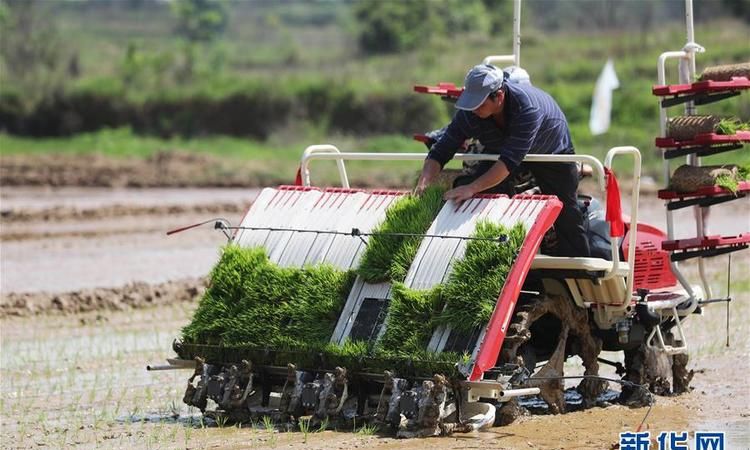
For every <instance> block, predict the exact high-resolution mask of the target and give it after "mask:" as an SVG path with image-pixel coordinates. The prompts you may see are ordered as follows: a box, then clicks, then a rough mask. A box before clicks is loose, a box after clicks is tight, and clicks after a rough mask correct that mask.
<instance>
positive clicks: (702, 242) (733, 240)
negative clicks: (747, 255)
mask: <svg viewBox="0 0 750 450" xmlns="http://www.w3.org/2000/svg"><path fill="white" fill-rule="evenodd" d="M747 243H750V233H740V234H738V235H737V236H719V235H715V236H706V237H704V238H703V239H701V238H691V239H675V240H673V241H664V242H662V243H661V248H663V249H664V250H668V251H676V250H691V249H699V248H716V247H724V246H732V245H741V244H747Z"/></svg>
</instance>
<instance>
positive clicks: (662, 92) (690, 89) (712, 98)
mask: <svg viewBox="0 0 750 450" xmlns="http://www.w3.org/2000/svg"><path fill="white" fill-rule="evenodd" d="M748 88H750V80H748V79H747V78H745V77H738V78H733V79H732V80H731V81H713V80H706V81H698V82H695V83H690V84H674V85H660V86H654V87H653V88H652V89H651V92H652V93H653V94H654V95H655V96H657V97H665V98H664V99H662V101H661V106H662V107H664V108H669V107H670V106H676V105H681V104H684V103H687V102H694V103H695V104H696V105H707V104H709V103H714V102H718V101H721V100H724V99H727V98H730V97H735V96H737V95H740V91H742V90H744V89H748ZM669 96H671V97H669Z"/></svg>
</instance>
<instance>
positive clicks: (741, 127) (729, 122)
mask: <svg viewBox="0 0 750 450" xmlns="http://www.w3.org/2000/svg"><path fill="white" fill-rule="evenodd" d="M738 131H750V124H748V123H744V122H742V121H741V120H740V119H738V118H736V117H726V118H723V119H721V121H720V122H719V124H718V125H717V126H716V132H717V133H719V134H725V135H732V134H737V132H738Z"/></svg>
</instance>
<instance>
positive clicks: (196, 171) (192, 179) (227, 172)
mask: <svg viewBox="0 0 750 450" xmlns="http://www.w3.org/2000/svg"><path fill="white" fill-rule="evenodd" d="M0 162H1V164H0V185H2V186H58V187H59V186H79V187H80V186H86V187H256V186H263V185H269V184H279V183H282V182H284V181H287V180H275V179H272V178H269V177H268V176H261V175H260V174H259V172H258V170H257V168H256V167H254V166H253V165H252V164H250V163H243V162H241V161H229V160H226V159H222V158H217V157H215V156H212V155H207V154H201V153H193V152H186V151H178V150H164V151H159V152H157V153H155V154H153V155H152V156H150V157H148V158H112V157H107V156H104V155H100V154H89V155H68V154H50V155H32V156H30V155H5V156H3V157H2V160H1V161H0ZM249 174H258V175H255V176H248V175H249ZM287 182H288V181H287Z"/></svg>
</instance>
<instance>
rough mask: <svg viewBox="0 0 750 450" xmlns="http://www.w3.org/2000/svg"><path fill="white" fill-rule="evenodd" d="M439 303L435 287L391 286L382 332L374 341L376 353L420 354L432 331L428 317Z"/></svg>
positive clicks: (433, 312)
mask: <svg viewBox="0 0 750 450" xmlns="http://www.w3.org/2000/svg"><path fill="white" fill-rule="evenodd" d="M440 301H441V299H440V287H439V286H438V287H436V288H434V289H430V290H427V291H421V290H416V289H409V288H407V287H406V286H404V285H403V284H402V283H394V284H393V287H392V288H391V305H390V307H389V308H388V317H387V318H386V330H385V333H383V337H382V338H381V339H380V341H378V348H379V350H381V351H385V352H393V353H395V354H398V355H401V356H403V357H412V355H415V354H419V353H424V352H425V348H426V347H427V344H428V342H429V341H430V337H431V336H432V332H433V331H434V329H435V328H434V323H433V321H432V318H433V317H434V316H435V313H436V311H438V310H439V305H440ZM453 361H454V362H455V361H457V359H455V358H454V359H453Z"/></svg>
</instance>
